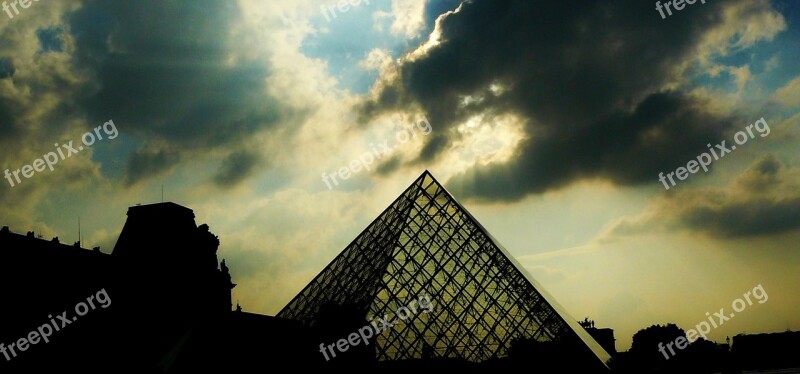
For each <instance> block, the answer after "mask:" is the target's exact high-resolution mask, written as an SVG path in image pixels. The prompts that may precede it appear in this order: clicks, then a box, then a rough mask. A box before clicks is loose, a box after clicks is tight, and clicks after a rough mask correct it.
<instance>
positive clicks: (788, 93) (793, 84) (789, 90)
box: [771, 77, 800, 108]
mask: <svg viewBox="0 0 800 374" xmlns="http://www.w3.org/2000/svg"><path fill="white" fill-rule="evenodd" d="M771 99H772V101H775V102H777V103H779V104H781V105H783V106H785V107H787V108H792V107H797V106H800V77H797V78H795V79H792V80H791V81H790V82H789V83H787V84H786V85H785V86H783V87H781V88H779V89H777V90H776V91H775V93H773V94H772V96H771Z"/></svg>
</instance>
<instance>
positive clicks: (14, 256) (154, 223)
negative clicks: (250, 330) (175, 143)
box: [0, 203, 235, 372]
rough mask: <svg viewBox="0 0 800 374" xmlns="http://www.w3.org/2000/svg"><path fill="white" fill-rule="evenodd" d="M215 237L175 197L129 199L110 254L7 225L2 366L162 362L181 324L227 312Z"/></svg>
mask: <svg viewBox="0 0 800 374" xmlns="http://www.w3.org/2000/svg"><path fill="white" fill-rule="evenodd" d="M218 246H219V240H218V239H217V238H216V237H215V236H214V235H213V234H212V233H211V232H210V231H209V229H208V226H207V225H201V226H199V227H198V226H197V225H196V224H195V221H194V214H193V213H192V210H190V209H188V208H185V207H182V206H180V205H177V204H174V203H160V204H152V205H143V206H135V207H131V208H130V209H129V210H128V219H127V221H126V223H125V226H124V228H123V230H122V233H121V234H120V236H119V239H118V241H117V243H116V246H115V248H114V250H113V252H112V253H111V254H106V253H102V252H100V250H99V249H94V250H88V249H84V248H81V247H80V245H79V243H75V244H74V245H66V244H62V243H60V242H59V240H58V238H53V239H52V240H45V239H42V238H37V237H36V236H35V234H34V233H33V232H28V233H27V234H26V235H21V234H16V233H13V232H11V230H9V228H8V227H3V228H2V230H0V264H2V267H3V271H0V281H2V284H4V285H5V287H3V289H2V291H0V294H1V295H2V296H1V297H2V299H3V307H2V308H0V343H2V344H3V345H2V346H0V371H2V372H15V371H16V372H29V371H30V370H34V369H48V368H51V367H53V368H61V369H64V368H70V367H74V368H81V369H83V370H87V369H89V370H90V369H92V368H95V369H98V370H100V369H107V368H115V369H120V370H138V371H140V372H149V371H151V370H154V369H155V368H158V367H163V368H166V367H168V366H169V364H170V363H169V359H168V358H169V357H170V354H171V353H172V352H173V351H174V350H175V348H176V344H178V343H179V342H181V341H182V339H183V340H185V337H186V336H187V333H189V332H190V331H193V330H196V329H197V326H202V325H204V324H208V323H211V322H213V321H216V320H220V319H223V318H226V317H227V316H228V315H229V314H230V311H231V289H232V288H233V287H234V286H235V285H234V284H233V283H232V282H231V277H230V274H229V273H228V269H227V266H225V264H224V261H223V263H221V264H220V263H218V261H217V255H216V251H217V248H218ZM101 301H102V302H101ZM44 335H49V336H44ZM44 338H46V339H44ZM45 340H47V341H45Z"/></svg>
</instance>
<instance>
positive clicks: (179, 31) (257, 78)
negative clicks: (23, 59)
mask: <svg viewBox="0 0 800 374" xmlns="http://www.w3.org/2000/svg"><path fill="white" fill-rule="evenodd" d="M237 9H238V8H237V6H236V4H235V3H231V2H220V1H211V0H201V1H172V2H168V3H165V2H163V1H160V0H144V1H124V0H119V1H102V2H101V1H96V2H89V3H87V4H85V5H84V7H83V8H81V9H80V10H78V11H77V12H76V13H75V14H73V16H72V18H71V31H72V32H73V33H74V35H75V40H76V57H77V61H78V65H79V66H80V68H81V69H82V70H84V71H87V72H88V73H89V75H90V76H91V77H92V78H93V82H94V85H95V86H94V89H93V90H91V91H90V94H88V95H87V96H85V97H84V98H83V99H82V100H83V103H82V104H83V107H84V108H86V110H87V111H88V112H89V117H90V118H91V119H92V120H91V122H98V121H100V120H102V119H107V118H109V117H113V118H114V119H115V120H116V121H118V122H119V123H125V124H127V125H126V128H125V129H124V130H123V129H120V131H125V132H126V133H131V134H133V135H135V136H137V137H139V138H144V139H146V140H158V141H163V142H166V143H167V144H169V145H170V147H171V149H172V150H173V152H174V153H175V154H176V155H178V156H179V155H181V154H184V153H191V152H198V151H203V152H205V151H207V150H209V149H215V148H222V149H231V148H236V147H237V146H238V145H239V144H240V143H242V142H243V141H244V140H245V139H247V138H248V137H249V136H250V135H251V134H253V133H255V132H259V131H262V130H264V129H269V128H272V127H274V126H276V124H277V122H278V121H279V119H280V118H279V114H278V113H279V112H280V111H279V109H278V105H277V104H276V102H275V101H274V99H272V98H270V97H268V96H266V95H265V90H266V88H265V86H264V82H265V80H266V79H267V78H268V77H269V73H270V72H269V68H268V67H266V66H265V62H264V61H262V60H253V59H241V60H237V61H233V60H232V59H231V57H232V56H233V55H234V54H235V51H233V50H232V49H231V46H232V45H236V42H237V41H236V40H235V39H231V38H232V37H231V26H232V24H233V22H235V21H236V19H237V17H238V16H239V14H238V13H237V11H238V10H237ZM154 12H157V13H154ZM151 156H152V155H135V156H134V158H133V160H134V162H131V163H130V164H129V166H131V167H136V169H133V168H131V169H128V170H127V173H128V175H127V179H128V181H131V180H134V179H136V180H138V179H139V178H142V177H147V176H148V175H152V173H143V171H144V170H153V171H155V172H157V171H158V170H160V168H163V167H166V166H169V165H170V162H166V161H175V160H177V159H178V158H175V157H155V158H153V157H151ZM161 156H163V155H161ZM173 156H175V155H173ZM138 160H142V161H143V162H139V161H138ZM158 161H162V162H158ZM142 166H147V168H141V167H142Z"/></svg>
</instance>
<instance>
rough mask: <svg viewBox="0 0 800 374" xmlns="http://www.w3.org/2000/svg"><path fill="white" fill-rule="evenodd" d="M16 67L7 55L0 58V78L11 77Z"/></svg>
mask: <svg viewBox="0 0 800 374" xmlns="http://www.w3.org/2000/svg"><path fill="white" fill-rule="evenodd" d="M16 71H17V69H16V68H15V67H14V61H12V60H11V59H10V58H8V57H2V58H0V79H6V78H11V77H13V76H14V73H15V72H16Z"/></svg>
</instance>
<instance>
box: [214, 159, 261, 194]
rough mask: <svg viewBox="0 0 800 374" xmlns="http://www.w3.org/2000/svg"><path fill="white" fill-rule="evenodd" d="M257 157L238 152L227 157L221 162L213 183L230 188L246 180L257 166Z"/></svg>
mask: <svg viewBox="0 0 800 374" xmlns="http://www.w3.org/2000/svg"><path fill="white" fill-rule="evenodd" d="M258 161H259V157H258V155H257V154H254V153H251V152H247V151H239V152H235V153H233V154H231V155H229V156H228V157H227V158H225V160H224V161H223V162H222V167H221V168H220V170H219V172H218V173H217V175H216V176H215V177H214V183H216V184H217V186H220V187H232V186H235V185H236V184H238V183H239V182H241V181H243V180H244V179H245V178H247V177H248V176H249V175H250V174H251V173H252V172H253V170H254V168H255V166H256V165H258Z"/></svg>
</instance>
